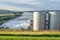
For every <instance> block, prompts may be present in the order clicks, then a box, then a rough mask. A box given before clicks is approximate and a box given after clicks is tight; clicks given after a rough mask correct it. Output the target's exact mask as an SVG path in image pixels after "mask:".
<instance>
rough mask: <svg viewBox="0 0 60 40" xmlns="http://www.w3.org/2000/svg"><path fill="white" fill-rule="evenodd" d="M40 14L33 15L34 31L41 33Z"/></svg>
mask: <svg viewBox="0 0 60 40" xmlns="http://www.w3.org/2000/svg"><path fill="white" fill-rule="evenodd" d="M39 16H40V12H34V13H33V31H39V19H40V17H39Z"/></svg>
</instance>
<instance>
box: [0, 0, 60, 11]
mask: <svg viewBox="0 0 60 40" xmlns="http://www.w3.org/2000/svg"><path fill="white" fill-rule="evenodd" d="M58 1H59V0H5V1H4V0H0V4H1V5H4V6H8V9H10V10H11V9H12V10H13V9H14V10H15V9H16V8H17V9H16V10H59V9H60V2H58Z"/></svg>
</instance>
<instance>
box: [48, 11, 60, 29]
mask: <svg viewBox="0 0 60 40" xmlns="http://www.w3.org/2000/svg"><path fill="white" fill-rule="evenodd" d="M49 13H50V30H60V11H52V12H49Z"/></svg>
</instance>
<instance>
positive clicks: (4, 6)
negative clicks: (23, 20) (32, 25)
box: [0, 5, 32, 11]
mask: <svg viewBox="0 0 60 40" xmlns="http://www.w3.org/2000/svg"><path fill="white" fill-rule="evenodd" d="M0 9H6V10H12V11H26V10H29V8H23V7H15V6H7V5H0ZM30 10H32V9H30Z"/></svg>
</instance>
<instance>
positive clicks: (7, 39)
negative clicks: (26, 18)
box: [0, 36, 60, 40]
mask: <svg viewBox="0 0 60 40" xmlns="http://www.w3.org/2000/svg"><path fill="white" fill-rule="evenodd" d="M0 40H60V37H17V36H14V37H13V36H0Z"/></svg>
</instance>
